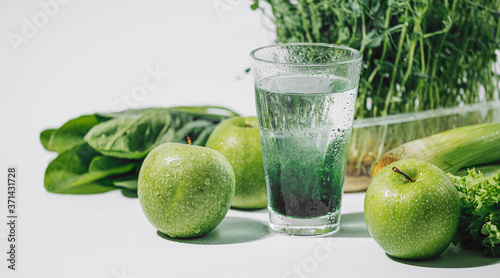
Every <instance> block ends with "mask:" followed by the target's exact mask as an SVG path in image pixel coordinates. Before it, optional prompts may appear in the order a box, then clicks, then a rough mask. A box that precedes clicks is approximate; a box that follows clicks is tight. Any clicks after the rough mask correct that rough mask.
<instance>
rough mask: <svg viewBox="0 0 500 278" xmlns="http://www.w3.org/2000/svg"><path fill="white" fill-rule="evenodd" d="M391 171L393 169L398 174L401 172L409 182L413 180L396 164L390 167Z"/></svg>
mask: <svg viewBox="0 0 500 278" xmlns="http://www.w3.org/2000/svg"><path fill="white" fill-rule="evenodd" d="M392 171H394V173H398V174H401V175H403V176H404V177H405V178H407V179H408V180H409V181H410V182H414V180H413V179H412V178H411V177H410V176H408V174H406V173H405V172H403V171H401V170H399V169H398V168H397V167H396V166H394V167H392Z"/></svg>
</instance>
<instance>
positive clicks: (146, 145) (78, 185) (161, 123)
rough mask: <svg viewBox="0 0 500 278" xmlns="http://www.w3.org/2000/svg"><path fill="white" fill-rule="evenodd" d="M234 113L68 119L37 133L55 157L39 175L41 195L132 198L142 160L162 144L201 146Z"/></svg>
mask: <svg viewBox="0 0 500 278" xmlns="http://www.w3.org/2000/svg"><path fill="white" fill-rule="evenodd" d="M236 115H238V114H236V113H235V112H233V111H231V110H229V109H227V108H223V107H213V106H199V107H173V108H146V109H131V110H125V111H121V112H116V113H96V114H92V115H84V116H80V117H78V118H75V119H72V120H70V121H68V122H67V123H65V124H64V125H63V126H61V127H60V128H59V129H47V130H44V131H42V132H41V134H40V141H41V143H42V145H43V147H44V148H45V149H46V150H49V151H55V152H58V153H59V155H58V156H57V157H56V158H55V159H54V160H53V161H52V162H51V163H50V164H49V165H48V167H47V169H46V171H45V179H44V185H45V188H46V190H47V191H49V192H53V193H63V194H92V193H101V192H106V191H110V190H113V189H121V191H122V193H123V194H124V195H125V196H131V197H133V196H136V192H135V191H136V190H137V177H138V174H139V170H140V166H141V164H142V161H143V159H144V157H145V156H146V155H147V154H148V153H149V151H151V150H152V149H153V148H154V147H156V146H158V145H160V144H162V143H166V142H178V143H187V139H186V136H189V137H190V138H191V140H192V141H193V143H194V144H195V145H201V146H204V145H205V143H206V140H207V138H208V136H209V135H210V134H211V133H212V131H213V130H214V128H215V127H216V126H217V124H218V123H219V122H221V121H223V120H225V119H227V118H229V117H232V116H236Z"/></svg>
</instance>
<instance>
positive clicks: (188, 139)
mask: <svg viewBox="0 0 500 278" xmlns="http://www.w3.org/2000/svg"><path fill="white" fill-rule="evenodd" d="M186 138H187V141H188V144H189V145H190V146H191V138H190V137H189V135H186Z"/></svg>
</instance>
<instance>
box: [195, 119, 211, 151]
mask: <svg viewBox="0 0 500 278" xmlns="http://www.w3.org/2000/svg"><path fill="white" fill-rule="evenodd" d="M216 127H217V125H216V124H213V125H210V126H207V127H206V128H205V129H203V131H202V132H201V133H200V135H198V137H197V138H196V140H194V142H193V145H197V146H205V144H206V143H207V140H208V137H209V136H210V134H212V131H214V129H215V128H216Z"/></svg>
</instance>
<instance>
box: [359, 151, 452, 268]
mask: <svg viewBox="0 0 500 278" xmlns="http://www.w3.org/2000/svg"><path fill="white" fill-rule="evenodd" d="M364 213H365V220H366V225H367V227H368V231H369V232H370V235H371V236H372V237H373V239H375V241H376V242H377V243H378V244H379V245H380V246H381V247H382V249H384V250H385V252H386V253H387V254H389V255H391V256H394V257H397V258H401V259H427V258H432V257H435V256H437V255H439V254H440V253H441V252H443V251H444V250H445V249H446V248H447V247H448V246H449V245H450V243H451V241H452V239H453V236H454V235H455V233H456V231H457V228H458V222H459V217H460V201H459V197H458V192H457V190H456V189H455V186H454V185H453V182H452V181H451V180H450V178H449V177H448V176H447V175H446V173H445V172H443V171H442V170H441V169H439V168H438V167H436V166H435V165H433V164H430V163H428V162H425V161H420V160H414V159H403V160H399V161H396V162H393V163H391V164H389V165H388V166H386V167H385V168H384V169H382V170H381V171H380V172H379V173H378V174H377V175H376V176H375V177H374V178H373V180H372V182H371V183H370V186H369V187H368V189H367V191H366V195H365V200H364Z"/></svg>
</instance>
